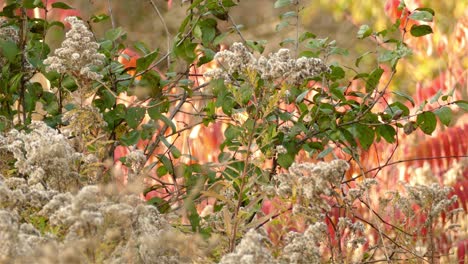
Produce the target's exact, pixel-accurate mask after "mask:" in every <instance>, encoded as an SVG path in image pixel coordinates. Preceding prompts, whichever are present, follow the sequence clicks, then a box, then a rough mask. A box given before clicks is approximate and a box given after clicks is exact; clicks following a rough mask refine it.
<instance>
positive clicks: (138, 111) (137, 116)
mask: <svg viewBox="0 0 468 264" xmlns="http://www.w3.org/2000/svg"><path fill="white" fill-rule="evenodd" d="M145 113H146V109H145V108H141V107H131V108H129V109H127V114H126V115H125V121H126V122H127V124H128V126H129V127H131V128H134V129H135V128H137V127H138V125H139V124H140V123H141V121H142V120H143V118H144V117H145Z"/></svg>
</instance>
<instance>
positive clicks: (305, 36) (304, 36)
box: [299, 32, 317, 42]
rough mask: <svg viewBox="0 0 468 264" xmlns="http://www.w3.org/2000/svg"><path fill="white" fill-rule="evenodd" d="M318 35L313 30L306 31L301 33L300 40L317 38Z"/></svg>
mask: <svg viewBox="0 0 468 264" xmlns="http://www.w3.org/2000/svg"><path fill="white" fill-rule="evenodd" d="M316 37H317V36H316V35H315V34H313V33H311V32H304V33H302V34H301V36H300V37H299V42H303V41H304V40H307V39H311V38H316Z"/></svg>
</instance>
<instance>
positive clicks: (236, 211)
mask: <svg viewBox="0 0 468 264" xmlns="http://www.w3.org/2000/svg"><path fill="white" fill-rule="evenodd" d="M256 124H257V119H256V118H255V119H254V123H253V127H252V132H251V133H250V137H249V142H248V145H247V157H246V159H245V163H244V164H245V165H244V170H243V171H242V174H241V175H240V179H241V184H240V187H239V195H238V197H237V206H236V208H234V215H233V217H232V219H233V222H234V224H233V225H232V230H231V238H230V239H229V251H230V252H233V251H234V248H235V246H236V236H237V228H238V226H239V222H240V221H239V219H237V216H238V215H239V210H240V207H241V205H242V193H243V192H244V188H245V184H246V179H247V169H248V167H249V166H248V165H249V161H250V158H251V153H250V148H251V147H252V144H253V140H254V134H255V127H256Z"/></svg>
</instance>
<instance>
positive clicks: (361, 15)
mask: <svg viewBox="0 0 468 264" xmlns="http://www.w3.org/2000/svg"><path fill="white" fill-rule="evenodd" d="M63 2H66V3H68V4H70V5H71V6H73V7H75V8H76V10H80V16H82V17H83V18H84V19H87V18H90V17H91V16H92V15H96V14H108V13H109V12H111V13H112V17H113V21H110V20H108V21H106V22H105V23H99V24H97V25H95V28H93V30H95V32H96V33H97V34H98V35H99V34H104V32H105V30H107V29H108V28H109V27H112V26H114V27H122V28H123V29H124V30H125V31H126V32H127V33H128V43H129V44H131V43H134V42H135V41H143V42H145V43H147V44H148V45H149V46H150V47H152V48H156V47H159V48H160V49H161V51H162V53H165V52H166V50H167V45H166V43H167V42H166V41H167V39H166V38H167V36H166V33H165V29H164V27H163V25H162V23H161V19H160V17H159V16H158V14H157V13H156V11H155V9H154V8H153V6H152V3H151V1H142V0H136V1H125V0H108V1H96V0H73V1H72V0H65V1H63ZM182 2H185V3H182ZM274 2H275V1H273V0H255V1H251V0H250V1H247V0H239V5H238V6H237V7H234V8H232V12H231V17H232V18H233V20H234V21H235V23H236V24H238V25H242V33H243V34H244V36H245V38H246V39H251V40H267V41H268V45H267V48H266V50H265V53H269V52H271V51H273V50H276V49H278V47H279V43H280V42H281V41H282V40H283V39H285V38H286V37H294V36H293V35H292V34H293V33H292V32H293V31H295V29H294V25H291V26H289V27H286V28H284V29H282V30H281V31H277V30H276V27H277V25H278V24H279V23H280V21H281V19H280V15H281V14H282V13H284V12H286V11H288V10H287V8H280V9H274V8H273V4H274ZM397 2H398V1H394V0H387V1H373V0H359V1H349V0H335V1H325V0H313V1H312V0H301V1H300V4H301V6H302V8H303V9H302V10H301V17H300V27H301V29H302V30H307V31H310V32H312V33H314V34H316V35H317V37H318V38H326V37H328V38H329V39H330V40H336V42H337V45H338V47H341V48H343V49H346V50H347V51H348V52H349V55H348V56H339V57H337V58H332V61H333V59H336V60H339V63H340V64H342V65H344V66H348V67H350V68H355V67H354V65H353V64H354V61H355V60H356V58H357V57H359V56H360V55H362V54H363V53H365V52H367V51H370V50H375V49H376V43H373V42H372V41H358V39H357V38H356V37H355V36H356V32H357V31H358V29H359V27H360V25H362V24H368V25H369V26H370V27H371V28H372V29H373V30H374V31H375V32H377V31H379V30H382V29H384V28H386V27H388V26H389V25H390V24H391V23H392V22H394V21H395V19H396V14H395V12H396V6H397V5H398V3H397ZM153 3H154V4H155V5H156V6H157V7H158V9H159V11H160V12H161V14H162V16H163V17H164V20H165V23H166V25H167V27H168V29H169V32H170V34H175V32H177V28H178V26H179V25H180V22H181V21H182V20H183V19H184V18H185V16H186V14H185V12H186V7H187V5H188V1H182V0H169V1H168V0H153ZM406 4H407V6H408V7H409V9H410V10H412V9H415V8H417V7H418V6H427V7H430V8H432V9H434V10H435V11H436V16H435V22H434V25H433V26H434V28H435V30H434V31H435V32H434V34H432V35H429V36H427V37H424V38H421V39H417V40H416V39H414V41H418V42H419V43H415V44H416V46H417V47H418V49H417V50H416V51H415V56H412V57H411V58H410V59H409V60H410V61H408V63H400V64H399V66H398V72H397V76H396V78H395V81H394V82H393V84H392V89H398V90H402V91H405V92H408V93H410V94H414V93H415V92H416V87H417V86H418V85H419V86H430V85H432V84H431V83H432V81H433V79H435V78H436V77H437V76H439V75H440V74H441V73H442V72H443V71H445V70H447V69H451V70H453V69H452V68H453V67H456V68H457V69H456V70H461V69H466V68H468V59H467V58H468V56H467V55H468V54H467V50H468V46H465V47H459V48H461V50H459V52H453V51H454V49H456V48H457V47H454V45H456V43H455V42H456V41H455V39H454V38H456V36H455V35H456V34H457V32H456V30H457V24H459V23H460V21H462V22H463V21H466V20H468V1H456V0H452V1H430V0H407V1H406ZM72 14H73V13H72ZM465 23H466V22H465ZM112 24H113V25H112ZM292 24H293V23H292ZM230 26H231V25H230V23H228V22H225V23H224V24H220V25H219V28H220V29H221V30H223V29H228V28H229V27H230ZM465 26H466V25H465ZM465 30H466V28H465ZM462 31H463V29H462ZM458 34H460V32H458ZM465 34H466V31H465ZM51 35H52V36H50V38H52V39H57V43H58V40H60V39H61V38H62V37H63V35H64V33H63V32H61V31H60V30H59V29H57V31H55V32H52V33H51ZM171 37H173V35H171ZM238 40H239V37H238V36H237V35H235V34H233V35H231V36H230V37H228V38H227V39H226V42H227V43H226V44H230V43H232V42H235V41H238ZM52 47H54V45H52ZM453 56H457V58H453ZM455 61H456V62H457V63H458V64H459V65H452V64H453V63H454V62H455ZM375 63H376V61H375V60H372V58H371V57H369V58H366V59H365V60H363V63H362V64H361V66H363V67H364V68H363V70H368V69H369V68H370V67H373V66H375ZM366 65H367V66H368V67H369V68H366ZM465 74H466V72H465ZM465 78H466V77H465ZM465 90H466V89H465Z"/></svg>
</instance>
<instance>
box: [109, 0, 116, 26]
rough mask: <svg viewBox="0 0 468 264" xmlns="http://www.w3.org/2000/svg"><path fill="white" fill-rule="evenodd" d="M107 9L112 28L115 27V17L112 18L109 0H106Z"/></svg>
mask: <svg viewBox="0 0 468 264" xmlns="http://www.w3.org/2000/svg"><path fill="white" fill-rule="evenodd" d="M107 10H108V11H109V16H110V19H111V24H112V28H113V29H115V19H114V15H113V14H112V5H111V0H107Z"/></svg>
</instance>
